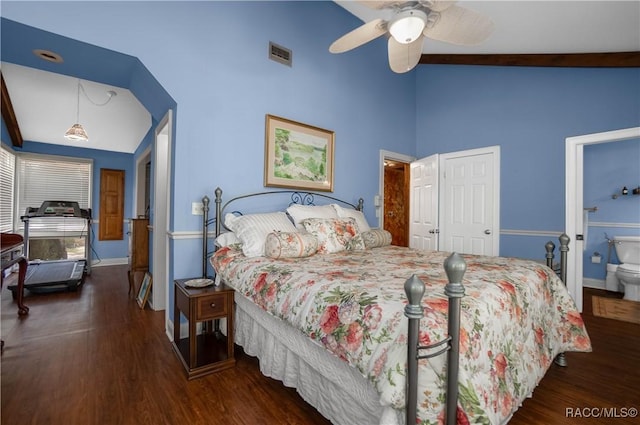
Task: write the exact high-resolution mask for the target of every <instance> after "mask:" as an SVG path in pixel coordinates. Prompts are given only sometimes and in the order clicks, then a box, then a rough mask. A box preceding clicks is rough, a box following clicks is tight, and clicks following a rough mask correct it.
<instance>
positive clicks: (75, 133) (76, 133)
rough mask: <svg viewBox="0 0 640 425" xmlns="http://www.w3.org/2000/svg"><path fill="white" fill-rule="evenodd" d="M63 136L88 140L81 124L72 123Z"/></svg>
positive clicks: (70, 138) (83, 140) (77, 139)
mask: <svg viewBox="0 0 640 425" xmlns="http://www.w3.org/2000/svg"><path fill="white" fill-rule="evenodd" d="M64 138H65V139H68V140H73V141H80V142H88V141H89V136H88V135H87V132H86V131H84V128H83V127H82V124H74V125H72V126H71V128H69V130H67V132H66V133H64Z"/></svg>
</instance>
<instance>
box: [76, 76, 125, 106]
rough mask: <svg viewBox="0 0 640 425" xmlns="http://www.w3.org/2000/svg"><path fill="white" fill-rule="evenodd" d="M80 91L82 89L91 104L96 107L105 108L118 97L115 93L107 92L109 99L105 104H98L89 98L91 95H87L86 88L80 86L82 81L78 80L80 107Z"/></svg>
mask: <svg viewBox="0 0 640 425" xmlns="http://www.w3.org/2000/svg"><path fill="white" fill-rule="evenodd" d="M80 89H82V93H84V96H85V97H86V98H87V99H88V100H89V102H91V103H93V104H94V105H95V106H105V105H106V104H107V103H109V102H111V99H113V97H114V96H116V95H117V93H116V92H115V91H113V90H109V91H108V92H107V95H109V98H108V99H107V100H106V101H105V102H103V103H96V102H94V101H93V100H92V99H91V98H90V97H89V95H88V94H87V91H86V90H85V89H84V86H83V85H82V84H80V80H78V105H80ZM78 108H79V106H78Z"/></svg>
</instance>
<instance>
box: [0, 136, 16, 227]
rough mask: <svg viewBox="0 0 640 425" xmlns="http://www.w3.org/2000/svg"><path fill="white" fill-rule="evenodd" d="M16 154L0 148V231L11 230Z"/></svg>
mask: <svg viewBox="0 0 640 425" xmlns="http://www.w3.org/2000/svg"><path fill="white" fill-rule="evenodd" d="M15 171H16V156H15V155H14V154H13V153H12V152H10V151H9V150H7V149H5V148H4V146H3V147H2V148H0V232H13V194H14V191H13V188H14V186H13V183H14V179H15Z"/></svg>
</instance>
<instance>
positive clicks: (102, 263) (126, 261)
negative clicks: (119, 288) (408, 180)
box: [91, 257, 129, 267]
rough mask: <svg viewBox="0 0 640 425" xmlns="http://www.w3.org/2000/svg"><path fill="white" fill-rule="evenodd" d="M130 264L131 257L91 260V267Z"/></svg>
mask: <svg viewBox="0 0 640 425" xmlns="http://www.w3.org/2000/svg"><path fill="white" fill-rule="evenodd" d="M126 264H129V259H128V258H127V257H124V258H105V259H104V260H97V261H92V262H91V267H104V266H121V265H126Z"/></svg>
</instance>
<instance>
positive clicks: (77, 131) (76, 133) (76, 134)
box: [64, 79, 89, 142]
mask: <svg viewBox="0 0 640 425" xmlns="http://www.w3.org/2000/svg"><path fill="white" fill-rule="evenodd" d="M77 100H78V103H77V108H76V123H75V124H74V125H72V126H71V128H70V129H69V130H67V132H66V133H64V137H65V138H66V139H68V140H73V141H82V142H88V141H89V136H87V132H86V131H84V128H83V127H82V124H80V79H78V98H77Z"/></svg>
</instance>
